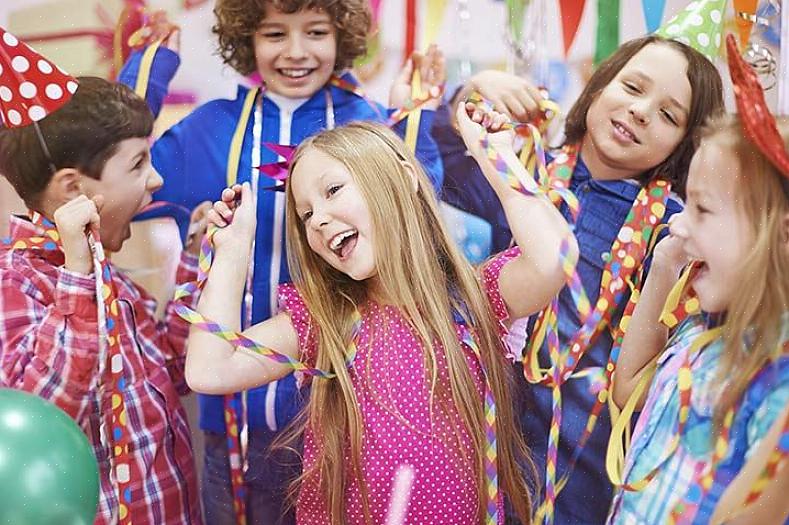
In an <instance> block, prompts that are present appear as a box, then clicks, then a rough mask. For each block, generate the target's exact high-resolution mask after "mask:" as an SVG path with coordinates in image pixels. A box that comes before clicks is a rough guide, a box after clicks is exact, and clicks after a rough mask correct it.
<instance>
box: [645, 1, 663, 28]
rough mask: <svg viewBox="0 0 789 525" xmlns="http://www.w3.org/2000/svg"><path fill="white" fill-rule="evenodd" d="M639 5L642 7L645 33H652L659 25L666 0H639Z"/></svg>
mask: <svg viewBox="0 0 789 525" xmlns="http://www.w3.org/2000/svg"><path fill="white" fill-rule="evenodd" d="M641 7H643V9H644V21H645V22H646V25H647V33H650V34H651V33H654V32H655V31H657V28H658V27H660V22H661V21H663V11H664V9H665V8H666V0H641Z"/></svg>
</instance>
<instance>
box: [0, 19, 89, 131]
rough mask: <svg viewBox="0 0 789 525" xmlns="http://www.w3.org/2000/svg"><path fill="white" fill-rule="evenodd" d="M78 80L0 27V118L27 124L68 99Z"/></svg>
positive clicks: (11, 124) (12, 125)
mask: <svg viewBox="0 0 789 525" xmlns="http://www.w3.org/2000/svg"><path fill="white" fill-rule="evenodd" d="M76 90H77V81H76V80H75V79H74V77H72V76H70V75H68V74H66V73H65V72H63V71H62V70H61V69H60V68H58V67H57V66H55V65H54V64H52V63H51V62H50V61H48V60H47V59H46V58H44V57H42V56H41V55H39V54H38V53H36V52H35V51H33V50H32V49H31V48H30V47H28V46H27V45H26V44H25V43H24V42H22V41H20V40H19V39H17V38H16V37H15V36H14V35H12V34H11V33H9V32H8V31H6V30H5V29H3V28H2V27H0V120H1V121H2V123H3V125H4V126H6V127H9V128H18V127H22V126H27V125H29V124H32V123H33V122H37V121H39V120H41V119H42V118H44V117H46V116H47V115H49V114H50V113H52V112H53V111H55V110H57V109H58V108H59V107H60V106H62V105H63V104H65V103H66V102H68V100H69V99H70V98H71V95H72V94H73V93H74V92H75V91H76Z"/></svg>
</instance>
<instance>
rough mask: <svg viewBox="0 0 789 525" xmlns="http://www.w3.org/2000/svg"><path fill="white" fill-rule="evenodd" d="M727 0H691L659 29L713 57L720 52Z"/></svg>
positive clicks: (661, 32) (712, 58)
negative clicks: (693, 0)
mask: <svg viewBox="0 0 789 525" xmlns="http://www.w3.org/2000/svg"><path fill="white" fill-rule="evenodd" d="M725 9H726V0H700V1H697V2H690V3H689V4H688V6H687V7H686V8H685V9H684V10H683V11H681V12H679V13H678V14H677V15H676V16H675V17H674V18H672V19H671V20H669V21H668V22H666V24H665V25H664V26H662V27H660V28H658V30H657V31H656V32H655V34H657V35H660V36H662V37H665V38H672V39H674V40H678V41H680V42H682V43H684V44H687V45H689V46H690V47H692V48H694V49H695V50H696V51H698V52H700V53H702V54H703V55H705V56H706V57H707V58H709V59H710V60H714V59H715V58H716V57H718V56H719V55H720V47H721V39H722V35H721V33H722V31H723V13H724V10H725Z"/></svg>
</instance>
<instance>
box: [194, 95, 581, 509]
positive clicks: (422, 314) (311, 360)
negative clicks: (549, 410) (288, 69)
mask: <svg viewBox="0 0 789 525" xmlns="http://www.w3.org/2000/svg"><path fill="white" fill-rule="evenodd" d="M458 118H459V121H460V122H461V128H462V133H463V136H464V138H465V140H466V142H467V144H468V146H469V149H470V151H471V153H472V155H473V156H474V158H475V159H477V161H478V162H479V163H480V165H481V167H482V169H483V172H484V173H485V175H486V177H487V179H488V181H489V182H490V183H491V185H492V186H493V188H494V189H495V191H496V192H497V194H498V196H499V198H500V200H501V202H502V205H503V206H504V208H505V210H506V211H507V215H508V217H509V219H510V221H511V224H512V226H513V233H514V235H515V238H516V240H517V241H518V244H519V245H520V246H521V247H522V248H521V249H518V248H514V249H512V250H509V251H508V252H505V253H503V254H500V255H499V256H497V257H495V258H494V259H492V260H491V261H489V262H488V263H487V264H486V265H485V266H484V267H483V268H482V269H481V271H480V272H479V273H478V272H476V271H475V270H474V268H472V267H471V266H470V265H469V264H468V263H467V262H466V261H465V260H464V258H463V256H462V255H461V254H460V253H459V251H458V250H457V248H456V247H455V246H454V245H453V242H452V241H451V239H450V237H449V235H448V234H447V232H446V231H445V229H444V227H443V226H442V224H441V220H440V218H439V214H438V212H437V208H436V198H435V195H434V193H433V191H432V189H431V186H430V183H429V181H428V179H427V178H426V177H425V175H424V173H423V171H422V169H421V167H420V166H419V164H418V163H417V161H416V160H415V159H414V157H413V155H412V154H411V153H410V152H409V151H408V150H407V148H406V147H405V146H404V144H403V143H402V141H401V140H400V139H399V138H397V137H396V136H395V135H394V134H392V133H391V132H390V131H388V130H386V129H384V128H382V127H380V126H378V125H374V124H365V123H356V124H352V125H349V126H347V127H343V128H338V129H336V130H333V131H327V132H324V133H321V134H319V135H317V136H315V137H314V138H311V139H309V140H307V141H306V142H305V143H303V144H302V145H301V146H300V148H299V150H298V151H297V153H296V154H295V156H294V158H293V162H292V164H291V169H290V176H289V179H288V184H287V211H286V217H287V221H286V222H287V226H286V228H287V242H288V254H289V259H290V260H289V264H290V268H291V275H292V276H293V280H294V282H293V285H288V286H284V287H283V288H282V290H281V293H280V299H281V305H282V309H283V311H282V312H281V313H280V314H278V315H276V316H274V317H273V318H272V319H270V320H268V321H266V322H263V323H259V324H257V325H255V326H253V327H251V328H250V329H248V330H247V331H245V332H244V334H245V335H247V336H248V337H250V338H252V339H254V340H255V341H258V342H260V343H261V344H264V345H266V346H269V347H271V348H274V349H276V350H277V351H278V352H280V353H282V354H285V355H287V356H289V357H291V358H293V359H299V360H301V361H303V362H305V363H306V364H307V365H308V366H310V367H315V368H318V369H320V370H323V371H326V372H329V373H331V374H334V375H335V377H333V378H331V379H326V378H319V377H317V378H313V379H312V385H311V393H310V399H309V403H308V406H307V408H306V413H305V429H304V432H305V434H304V472H303V474H302V476H301V478H300V480H299V481H300V491H299V494H298V499H297V503H296V514H297V521H298V522H299V523H300V524H312V523H316V524H317V523H332V524H340V523H343V524H345V523H351V524H354V523H382V522H384V520H385V518H386V512H387V509H388V507H389V505H390V500H391V498H392V494H391V491H392V486H393V484H392V480H393V478H394V476H395V472H396V471H397V469H398V468H399V467H401V466H402V465H408V466H410V467H411V468H413V471H414V478H413V484H412V486H411V489H410V497H409V499H408V502H409V505H408V512H407V514H406V517H405V523H413V524H423V523H431V524H450V523H451V524H459V523H460V524H477V523H481V522H483V521H484V522H485V523H503V503H502V498H501V497H494V498H491V494H493V495H494V496H495V494H496V490H495V486H494V485H493V484H492V479H491V476H490V472H488V471H487V469H486V468H485V467H486V464H485V462H486V457H490V456H489V453H490V452H491V450H495V452H496V453H497V455H496V456H495V457H496V458H497V459H496V462H495V464H494V465H493V467H494V468H493V470H494V471H495V472H496V473H497V476H498V477H497V479H498V483H499V486H500V487H501V491H502V492H503V493H504V494H506V495H507V496H508V497H509V500H510V502H511V504H512V506H514V507H515V508H516V509H517V514H518V515H519V517H520V519H521V520H522V521H523V522H524V523H529V522H530V514H531V504H530V498H529V493H528V491H527V489H526V487H525V484H524V479H523V477H522V475H521V473H520V470H519V466H518V462H519V461H526V459H525V458H524V455H523V446H522V444H521V442H520V441H519V439H518V433H517V431H516V429H515V427H514V423H513V414H512V408H511V403H512V401H511V399H510V397H509V391H508V389H509V378H508V375H507V370H508V368H509V367H508V366H507V365H506V363H505V359H504V350H503V347H502V343H501V339H500V337H501V335H502V333H503V327H504V326H505V324H506V322H507V320H508V319H510V318H518V317H522V316H524V315H528V314H530V313H533V312H535V311H537V310H538V309H539V308H540V307H542V306H544V305H545V304H546V303H547V301H548V300H549V299H550V298H551V297H552V296H553V295H555V293H556V292H557V291H558V289H559V288H560V287H561V286H562V284H563V282H564V278H563V272H562V268H561V264H560V244H561V241H562V239H571V237H570V232H569V229H568V226H567V224H566V223H565V221H564V219H563V218H562V217H561V215H560V214H559V213H558V212H557V211H556V209H555V208H553V207H552V205H550V203H549V202H547V201H546V200H544V199H543V198H541V197H527V196H524V195H522V194H520V193H518V192H516V191H515V190H512V189H510V188H509V186H507V185H506V184H505V183H504V182H503V180H502V179H500V178H499V175H498V174H497V172H496V171H495V169H494V167H493V165H492V164H491V163H490V161H488V160H487V156H486V153H485V152H484V151H483V150H482V148H481V146H480V141H479V137H480V134H481V133H483V132H484V130H483V128H482V127H481V126H480V125H478V124H476V123H475V122H473V121H472V120H471V119H470V118H469V117H468V115H467V113H466V110H465V108H464V107H462V106H461V107H460V108H459V109H458ZM503 122H504V119H503V117H502V116H501V115H498V114H495V113H491V114H490V115H489V116H488V118H487V119H486V123H488V124H490V125H489V126H488V129H489V130H491V131H495V130H498V129H499V128H500V126H501V124H502V123H503ZM488 137H489V139H490V142H491V144H492V145H493V146H495V147H496V148H497V149H498V150H499V151H500V152H501V155H503V156H509V157H510V158H511V159H515V158H516V157H515V154H514V152H513V150H512V139H513V136H512V134H511V132H499V133H492V134H490V135H489V136H488ZM238 197H240V204H238V205H237V206H236V204H235V203H234V200H235V199H237V198H238ZM211 218H212V221H213V223H214V224H216V225H217V226H220V227H221V229H220V230H219V231H218V232H217V233H216V235H215V237H214V243H215V250H216V253H215V259H214V263H213V268H212V269H211V272H210V276H209V278H208V281H207V283H206V287H205V290H204V292H203V295H202V296H201V299H200V305H199V311H200V313H202V314H203V315H205V316H206V317H209V318H211V319H213V320H215V321H217V322H219V323H221V324H224V325H226V326H229V327H231V328H234V329H236V330H237V329H238V328H239V319H238V311H239V305H240V304H241V291H242V288H243V273H244V272H243V269H244V268H245V267H246V266H245V265H246V262H247V259H246V258H247V254H248V252H249V246H250V242H251V239H252V232H253V231H254V220H255V218H254V211H253V209H252V208H251V207H250V205H249V189H248V188H247V187H246V186H243V187H236V188H234V189H228V190H225V192H224V194H223V200H222V201H220V202H218V203H216V204H215V206H214V210H213V211H212V213H211ZM231 219H232V221H231ZM569 245H570V248H569V249H570V254H569V255H570V256H571V257H572V256H574V255H575V254H576V253H577V247H576V244H575V242H574V240H572V239H571V241H570V243H569ZM289 370H290V369H289V368H288V367H287V366H285V365H282V364H279V363H277V362H275V361H272V360H269V359H266V358H263V357H261V356H260V355H258V354H254V353H252V352H248V351H246V350H235V349H234V348H233V347H232V346H231V345H230V344H228V343H226V342H224V341H222V340H220V339H218V338H216V337H214V336H213V335H211V334H208V333H206V332H202V331H200V330H198V329H196V328H193V329H192V331H191V333H190V339H189V355H188V358H187V378H188V381H189V383H190V385H191V386H192V388H194V389H195V390H197V391H200V392H206V393H228V392H234V391H236V390H241V389H245V388H250V387H254V386H258V385H261V384H264V383H266V382H268V381H272V380H275V379H277V378H278V377H281V376H282V375H284V374H286V373H288V372H289ZM490 400H492V401H494V402H495V410H496V414H495V430H496V432H495V437H496V443H495V446H494V447H492V448H491V441H490V439H489V438H488V437H486V429H487V430H489V429H490V427H487V426H486V419H485V411H484V408H485V405H486V401H490ZM491 490H492V492H491ZM492 499H493V501H491V500H492Z"/></svg>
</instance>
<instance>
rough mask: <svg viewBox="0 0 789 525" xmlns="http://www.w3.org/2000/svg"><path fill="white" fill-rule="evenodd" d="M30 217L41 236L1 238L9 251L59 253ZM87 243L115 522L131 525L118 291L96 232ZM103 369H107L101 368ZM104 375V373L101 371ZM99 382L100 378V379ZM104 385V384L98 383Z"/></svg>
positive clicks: (131, 468)
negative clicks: (106, 403) (105, 391)
mask: <svg viewBox="0 0 789 525" xmlns="http://www.w3.org/2000/svg"><path fill="white" fill-rule="evenodd" d="M30 218H31V220H32V221H33V224H35V225H36V226H37V227H38V228H39V229H40V230H41V236H37V237H29V238H27V239H13V240H10V241H4V242H6V243H8V244H10V245H11V246H10V248H11V250H26V249H27V250H41V251H45V252H62V251H63V249H62V244H61V240H60V234H59V233H58V231H57V229H56V227H55V225H54V224H53V223H52V222H51V221H49V220H48V219H46V218H45V217H44V216H43V215H41V214H40V213H38V212H30ZM88 243H89V245H90V248H91V253H92V254H93V266H94V273H95V277H96V303H97V307H98V319H99V333H98V334H97V336H98V338H99V342H100V345H101V346H102V354H104V353H106V355H105V356H103V357H105V359H101V360H100V361H99V362H100V363H101V362H102V361H106V363H107V365H108V366H109V369H110V382H109V391H110V395H111V397H110V399H111V402H110V405H111V406H110V414H111V424H110V429H111V437H110V441H111V443H112V458H113V468H112V470H111V471H110V472H111V478H114V479H113V481H114V483H115V486H116V490H117V492H118V523H120V524H121V525H130V524H131V522H132V517H131V504H132V490H131V481H132V480H134V481H135V482H137V483H141V482H142V481H143V477H142V474H141V472H140V471H139V468H138V467H137V464H136V462H135V461H134V459H133V458H132V457H131V455H130V453H129V445H130V443H131V435H130V432H129V429H128V423H127V415H126V403H125V400H124V398H123V394H124V391H125V390H126V379H125V378H124V376H123V355H122V353H121V346H120V335H121V334H120V326H121V320H120V313H119V309H118V290H117V289H116V287H115V283H114V282H113V280H112V272H111V271H110V266H109V261H108V260H107V258H106V257H105V255H104V249H103V247H102V245H101V240H100V238H99V234H98V232H95V231H92V232H90V233H89V234H88ZM104 370H105V371H106V368H105V369H104ZM102 375H103V374H102ZM100 381H101V379H100ZM100 386H103V383H100Z"/></svg>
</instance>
